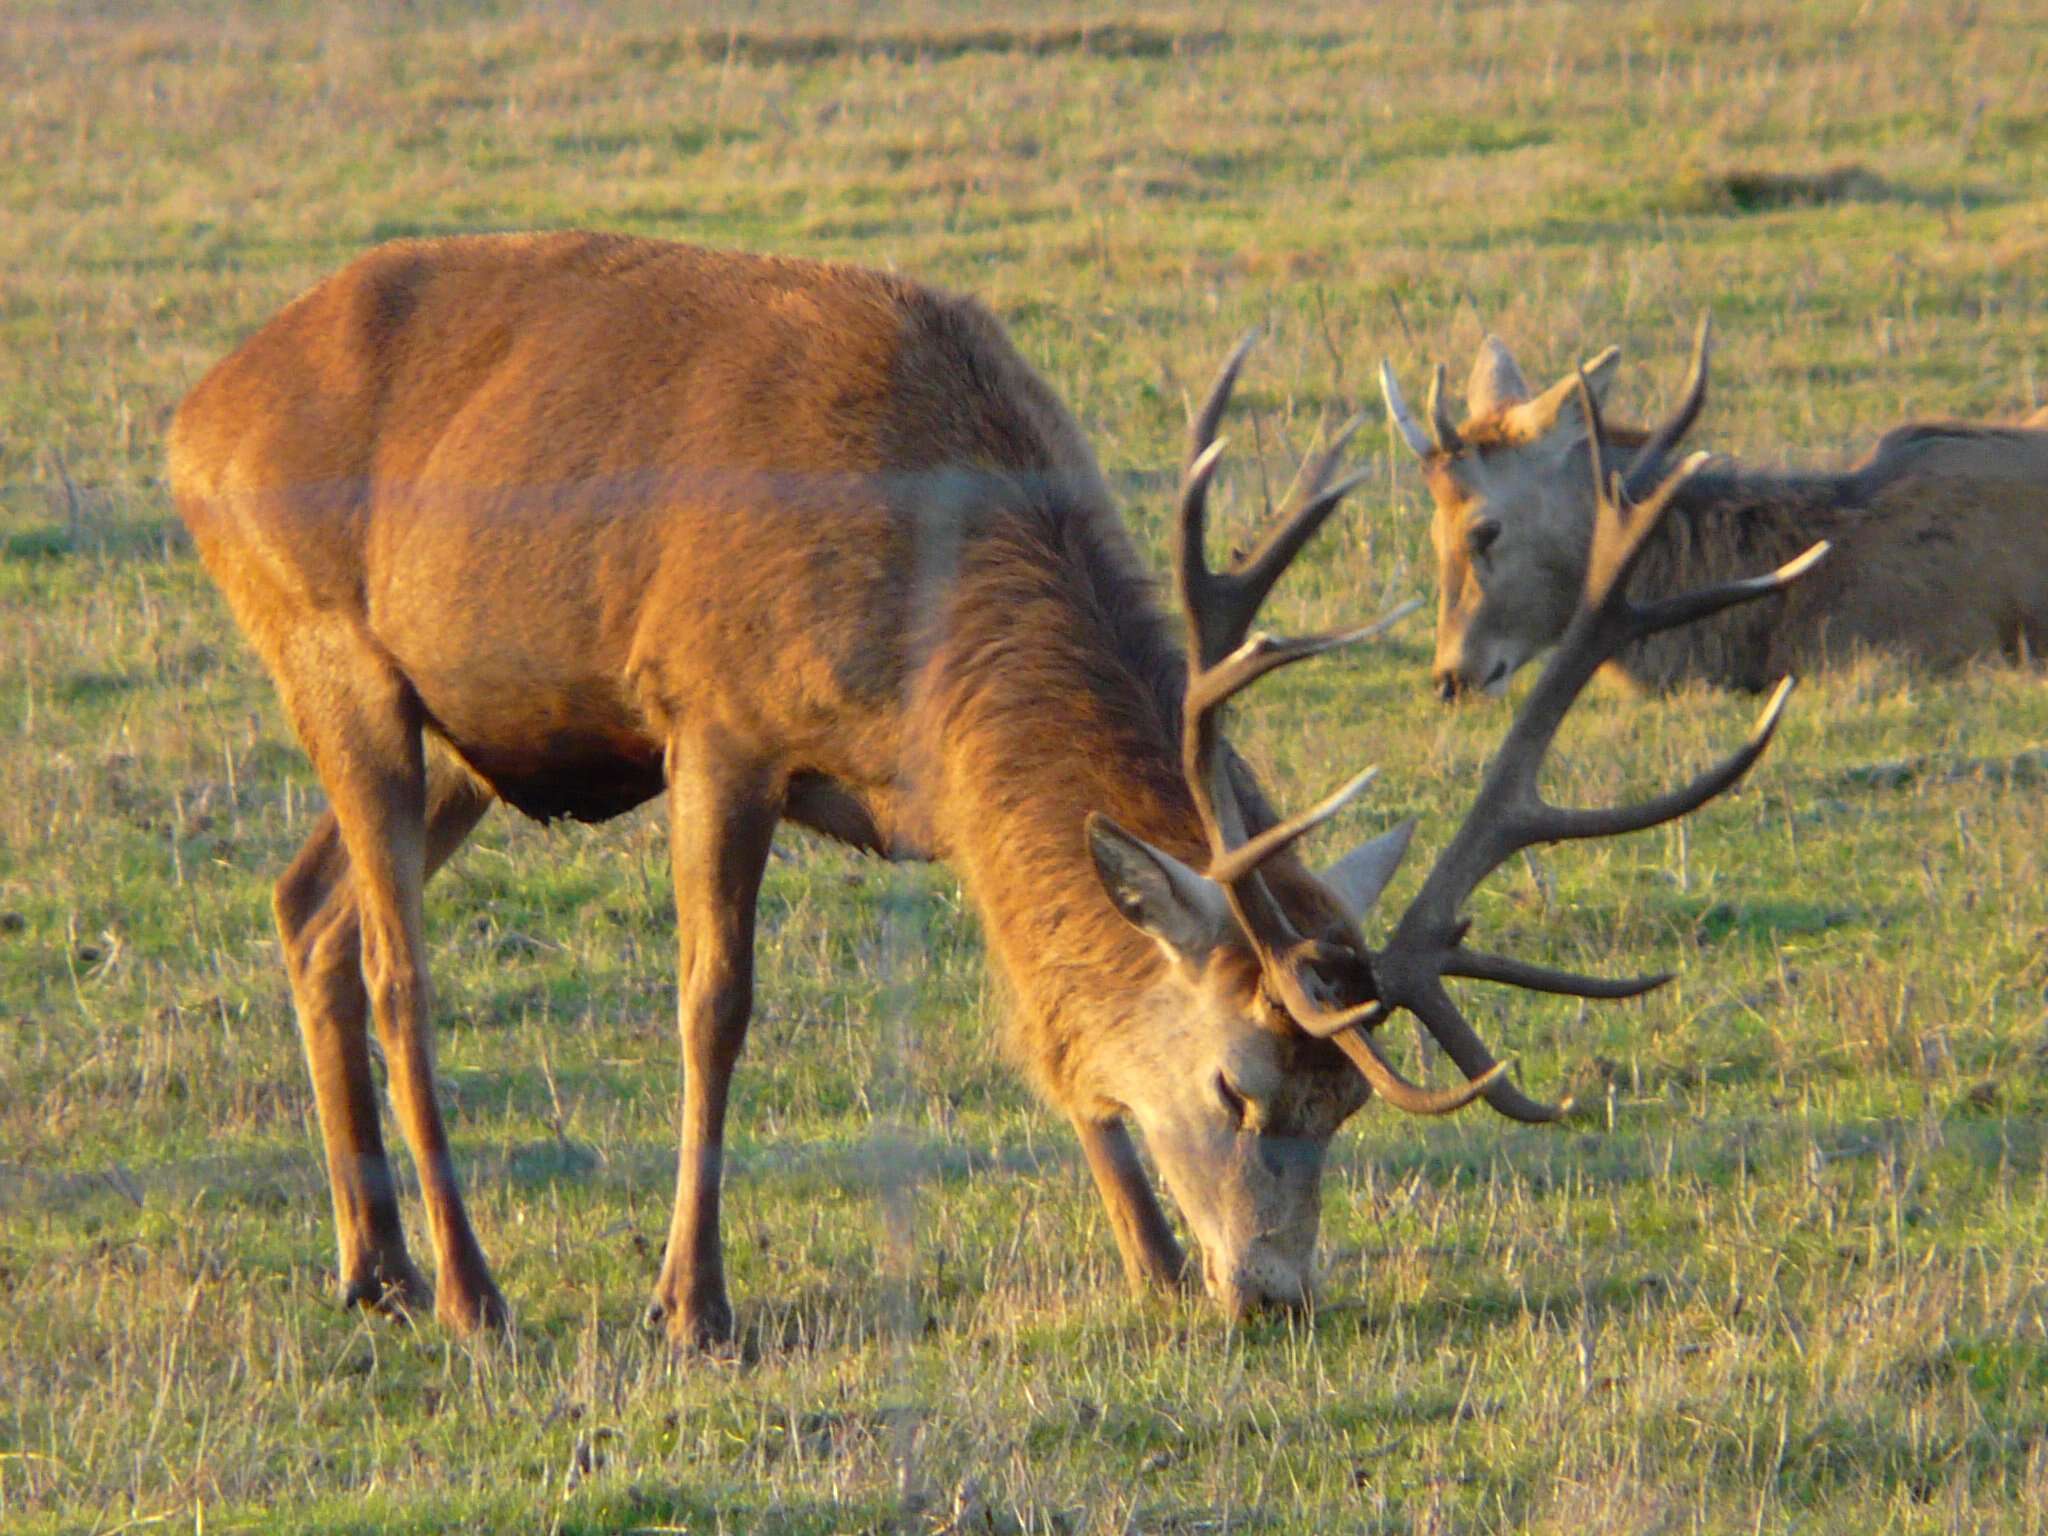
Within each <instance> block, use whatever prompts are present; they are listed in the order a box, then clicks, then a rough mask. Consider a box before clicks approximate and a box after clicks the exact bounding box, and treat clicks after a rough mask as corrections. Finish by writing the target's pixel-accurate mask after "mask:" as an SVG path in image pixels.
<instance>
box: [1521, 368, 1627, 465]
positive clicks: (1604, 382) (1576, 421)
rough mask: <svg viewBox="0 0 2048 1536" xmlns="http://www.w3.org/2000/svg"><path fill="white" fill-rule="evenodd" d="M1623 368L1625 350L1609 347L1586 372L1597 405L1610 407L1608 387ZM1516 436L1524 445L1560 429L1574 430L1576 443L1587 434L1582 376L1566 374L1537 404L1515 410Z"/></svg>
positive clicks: (1534, 402) (1532, 402) (1546, 391)
mask: <svg viewBox="0 0 2048 1536" xmlns="http://www.w3.org/2000/svg"><path fill="white" fill-rule="evenodd" d="M1620 364H1621V348H1619V347H1609V348H1608V349H1607V350H1606V351H1605V352H1602V353H1601V354H1600V355H1599V356H1598V357H1596V358H1594V359H1593V360H1592V361H1591V362H1590V363H1588V364H1586V366H1585V368H1584V369H1583V370H1582V371H1583V372H1584V374H1585V376H1586V387H1587V388H1588V389H1590V390H1592V391H1593V402H1594V404H1596V405H1605V404H1606V403H1607V389H1608V386H1609V385H1611V384H1612V383H1613V382H1614V370H1615V369H1616V368H1617V367H1619V366H1620ZM1513 420H1514V426H1515V434H1516V436H1518V437H1520V438H1521V439H1522V440H1523V441H1524V442H1534V441H1535V440H1536V439H1537V438H1540V437H1548V436H1549V435H1550V434H1551V433H1552V432H1553V431H1556V430H1557V429H1558V427H1559V426H1560V425H1565V426H1568V427H1569V428H1570V431H1571V437H1572V440H1573V441H1574V442H1576V441H1577V440H1578V439H1579V438H1581V437H1583V436H1584V435H1585V432H1586V417H1585V413H1584V412H1582V411H1581V410H1580V409H1579V375H1578V374H1577V373H1570V374H1566V375H1565V376H1564V377H1563V378H1561V379H1559V380H1558V381H1557V382H1556V383H1555V384H1553V385H1551V386H1550V388H1548V389H1546V390H1545V391H1543V393H1542V394H1540V395H1538V396H1537V397H1536V398H1535V399H1534V400H1531V401H1528V402H1527V403H1526V404H1523V405H1518V406H1516V407H1515V409H1514V417H1513Z"/></svg>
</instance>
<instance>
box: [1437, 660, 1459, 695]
mask: <svg viewBox="0 0 2048 1536" xmlns="http://www.w3.org/2000/svg"><path fill="white" fill-rule="evenodd" d="M1464 686H1465V685H1464V684H1463V683H1461V682H1460V681H1459V680H1458V674H1457V673H1455V672H1453V671H1452V670H1451V669H1450V668H1449V667H1445V668H1443V669H1442V670H1441V671H1439V672H1438V673H1437V675H1436V696H1437V697H1438V698H1439V699H1441V700H1443V701H1444V703H1446V704H1450V703H1453V702H1455V701H1456V699H1457V697H1458V693H1459V691H1460V690H1461V689H1462V688H1463V687H1464Z"/></svg>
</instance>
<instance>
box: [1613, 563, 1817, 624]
mask: <svg viewBox="0 0 2048 1536" xmlns="http://www.w3.org/2000/svg"><path fill="white" fill-rule="evenodd" d="M1833 547H1834V546H1833V545H1831V544H1829V543H1828V541H1827V540H1826V539H1822V540H1821V541H1820V542H1819V543H1817V544H1815V545H1814V546H1813V547H1812V548H1810V549H1808V550H1807V551H1806V552H1805V553H1804V554H1802V555H1799V556H1797V557H1796V558H1794V559H1791V560H1787V561H1786V562H1785V563H1784V564H1783V565H1781V566H1779V567H1778V568H1777V569H1776V570H1775V571H1771V572H1769V573H1768V574H1766V575H1763V576H1752V577H1750V578H1749V579H1748V580H1746V581H1730V582H1724V583H1723V584H1722V585H1720V586H1718V587H1705V588H1702V589H1701V590H1700V591H1697V592H1682V593H1680V594H1679V595H1678V596H1676V597H1667V598H1664V599H1662V600H1661V601H1658V602H1654V603H1645V604H1643V605H1642V606H1641V607H1639V608H1637V609H1636V632H1637V633H1638V634H1639V635H1654V634H1656V633H1657V632H1658V631H1659V630H1665V629H1675V628H1676V627H1677V626H1679V625H1680V624H1690V623H1691V622H1692V621H1693V620H1695V619H1704V618H1707V617H1709V616H1710V615H1712V614H1716V613H1719V612H1720V611H1721V610H1722V609H1723V608H1732V607H1734V606H1735V605H1736V604H1737V603H1748V602H1754V601H1755V600H1756V599H1757V598H1759V597H1769V596H1770V595H1771V594H1772V593H1773V592H1782V591H1784V590H1785V589H1786V588H1787V587H1789V586H1791V585H1792V583H1793V582H1795V581H1797V580H1798V579H1799V578H1800V577H1802V576H1804V575H1805V574H1806V573H1807V572H1808V571H1810V570H1812V569H1813V568H1814V567H1815V566H1816V565H1818V564H1820V562H1821V561H1822V560H1824V559H1825V558H1826V557H1827V553H1828V551H1829V550H1830V549H1832V548H1833Z"/></svg>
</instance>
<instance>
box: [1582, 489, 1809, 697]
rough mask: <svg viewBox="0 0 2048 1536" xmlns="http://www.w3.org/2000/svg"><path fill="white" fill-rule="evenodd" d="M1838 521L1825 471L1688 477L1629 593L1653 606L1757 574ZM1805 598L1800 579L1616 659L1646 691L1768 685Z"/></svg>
mask: <svg viewBox="0 0 2048 1536" xmlns="http://www.w3.org/2000/svg"><path fill="white" fill-rule="evenodd" d="M1840 521H1841V516H1840V507H1839V497H1838V495H1837V493H1836V488H1835V482H1834V481H1832V480H1831V479H1828V478H1827V477H1824V476H1815V477H1811V478H1796V477H1788V476H1762V475H1742V474H1730V473H1706V474H1701V475H1698V476H1695V477H1694V478H1693V479H1692V480H1690V481H1688V482H1687V483H1686V484H1685V485H1684V486H1683V487H1682V488H1681V489H1680V490H1679V492H1678V498H1677V501H1676V504H1675V505H1673V507H1672V508H1671V511H1670V513H1669V514H1668V515H1667V516H1666V517H1665V519H1664V521H1663V523H1662V524H1661V525H1660V526H1659V527H1658V529H1657V531H1656V532H1655V533H1653V534H1652V535H1651V536H1650V539H1649V541H1648V543H1647V544H1645V546H1644V548H1643V553H1642V557H1641V559H1640V561H1639V562H1638V564H1637V566H1636V574H1635V581H1634V588H1633V590H1634V595H1635V597H1636V598H1637V600H1638V601H1641V602H1651V601H1655V600H1656V599H1658V598H1662V597H1669V596H1672V595H1674V594H1676V593H1679V592H1684V591H1689V590H1692V589H1695V588H1699V587H1707V586H1714V585H1717V584H1719V583H1721V582H1726V581H1735V580H1739V579H1742V578H1745V577H1750V576H1759V575H1762V574H1763V573H1764V572H1766V571H1770V570H1773V569H1775V568H1776V567H1778V566H1780V565H1783V564H1784V563H1785V562H1786V561H1788V560H1790V559H1792V558H1793V557H1795V556H1796V555H1798V554H1800V553H1801V552H1803V551H1804V550H1805V549H1806V548H1807V547H1808V546H1810V545H1811V544H1812V543H1813V542H1814V541H1815V540H1816V539H1824V538H1828V537H1830V536H1831V535H1832V534H1833V533H1834V532H1835V531H1836V530H1837V529H1838V527H1839V525H1840ZM1809 580H1810V578H1809ZM1811 598H1812V592H1811V591H1810V590H1809V589H1808V588H1807V587H1806V586H1805V584H1802V586H1801V587H1800V588H1799V589H1798V590H1797V591H1796V593H1795V594H1792V595H1780V596H1776V597H1767V598H1764V599H1762V600H1761V601H1758V602H1753V603H1743V604H1740V605H1738V606H1737V607H1734V608H1730V609H1728V610H1726V611H1724V612H1723V613H1721V614H1719V615H1717V616H1715V617H1714V618H1711V619H1707V620H1704V621H1702V622H1700V623H1697V624H1689V625H1686V626H1685V627H1683V628H1681V629H1677V630H1667V631H1665V632H1664V633H1662V634H1659V635H1653V636H1651V637H1650V638H1649V639H1648V640H1645V641H1642V642H1640V643H1639V644H1637V645H1636V646H1634V647H1632V648H1631V649H1630V650H1628V651H1625V652H1623V653H1622V656H1621V658H1620V660H1621V664H1622V666H1623V667H1624V668H1625V670H1626V671H1627V673H1628V674H1629V676H1630V677H1631V678H1632V679H1633V680H1634V681H1636V682H1638V683H1640V684H1643V685H1645V686H1648V687H1652V688H1666V687H1670V686H1672V685H1674V684H1677V683H1681V682H1685V681H1687V680H1690V679H1693V678H1698V679H1700V680H1702V681H1705V682H1708V683H1712V684H1715V685H1716V686H1720V687H1731V688H1745V689H1750V690H1757V689H1762V688H1766V687H1768V686H1770V685H1771V683H1773V682H1775V681H1776V677H1775V675H1774V674H1775V672H1776V671H1778V670H1779V669H1780V668H1781V666H1782V661H1781V657H1782V654H1783V646H1782V645H1781V643H1780V640H1781V637H1782V635H1783V633H1784V630H1785V627H1786V621H1787V614H1788V604H1790V603H1793V602H1795V601H1797V602H1808V601H1810V600H1811Z"/></svg>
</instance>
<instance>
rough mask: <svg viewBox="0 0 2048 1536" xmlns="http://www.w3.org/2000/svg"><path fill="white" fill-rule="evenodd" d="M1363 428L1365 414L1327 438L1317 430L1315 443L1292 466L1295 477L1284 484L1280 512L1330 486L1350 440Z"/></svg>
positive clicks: (1361, 412) (1359, 415)
mask: <svg viewBox="0 0 2048 1536" xmlns="http://www.w3.org/2000/svg"><path fill="white" fill-rule="evenodd" d="M1364 425H1365V412H1363V411H1360V412H1359V413H1358V414H1357V415H1356V416H1353V417H1352V418H1351V419H1350V420H1348V421H1346V422H1345V423H1344V424H1343V425H1342V426H1341V427H1339V428H1338V429H1337V430H1336V431H1335V432H1334V433H1332V434H1330V435H1329V436H1328V437H1327V438H1326V437H1325V436H1324V433H1323V430H1322V426H1321V425H1319V426H1318V427H1317V429H1316V442H1315V444H1314V445H1313V446H1312V447H1311V448H1310V450H1309V451H1308V452H1307V453H1306V454H1304V455H1302V460H1301V462H1300V463H1299V464H1297V465H1295V466H1294V476H1293V478H1292V479H1291V480H1289V481H1288V482H1287V493H1286V494H1285V495H1284V496H1282V497H1281V498H1280V506H1281V509H1282V511H1283V512H1284V511H1289V510H1291V509H1293V508H1294V507H1295V506H1297V505H1299V504H1300V503H1301V502H1304V501H1306V500H1308V499H1309V498H1310V497H1311V496H1314V495H1315V494H1316V493H1317V492H1319V491H1321V490H1322V488H1323V487H1324V486H1326V485H1328V484H1329V482H1330V476H1331V474H1332V473H1333V472H1334V471H1335V470H1336V468H1337V464H1338V462H1339V461H1340V460H1341V459H1342V458H1343V457H1344V450H1345V449H1346V448H1348V447H1350V446H1351V439H1352V438H1354V437H1356V436H1357V435H1358V429H1359V428H1360V427H1362V426H1364Z"/></svg>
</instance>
